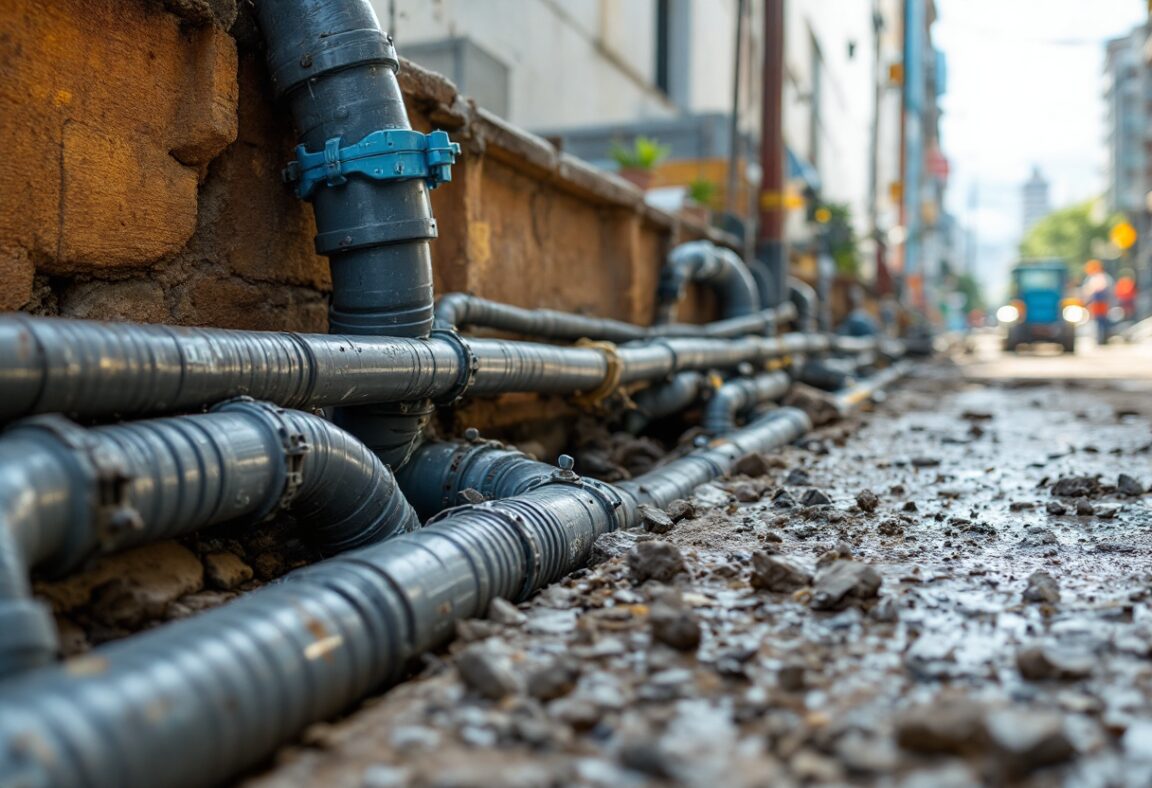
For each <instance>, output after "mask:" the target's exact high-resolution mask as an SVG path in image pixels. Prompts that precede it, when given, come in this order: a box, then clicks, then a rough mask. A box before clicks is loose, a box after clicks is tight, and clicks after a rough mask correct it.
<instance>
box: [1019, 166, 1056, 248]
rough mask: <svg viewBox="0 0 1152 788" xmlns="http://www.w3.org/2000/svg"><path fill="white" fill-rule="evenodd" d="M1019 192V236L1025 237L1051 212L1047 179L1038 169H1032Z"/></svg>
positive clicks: (1034, 167)
mask: <svg viewBox="0 0 1152 788" xmlns="http://www.w3.org/2000/svg"><path fill="white" fill-rule="evenodd" d="M1020 191H1021V199H1020V201H1021V204H1022V206H1023V217H1022V221H1021V227H1020V235H1021V236H1025V235H1027V234H1028V231H1029V230H1031V229H1032V228H1033V227H1035V226H1036V223H1037V222H1039V221H1040V220H1041V219H1043V218H1044V217H1045V216H1047V215H1048V213H1049V211H1051V210H1052V205H1051V203H1050V202H1049V200H1048V179H1047V178H1045V177H1044V174H1043V173H1042V172H1040V168H1039V167H1036V166H1033V167H1032V175H1031V176H1030V177H1029V178H1028V180H1026V181H1025V182H1024V186H1023V187H1021V190H1020Z"/></svg>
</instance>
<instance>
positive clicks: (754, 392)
mask: <svg viewBox="0 0 1152 788" xmlns="http://www.w3.org/2000/svg"><path fill="white" fill-rule="evenodd" d="M789 385H791V379H790V378H789V377H788V374H787V373H785V372H769V373H767V374H763V375H757V376H755V377H752V378H738V379H736V380H731V381H728V382H727V383H725V384H724V385H722V386H721V387H720V388H718V389H717V390H716V393H715V394H713V395H712V399H710V400H708V405H707V407H706V408H705V409H704V420H703V424H702V426H703V428H704V431H705V432H706V433H708V434H709V435H721V434H724V433H726V432H730V431H732V430H733V429H734V428H735V427H736V417H737V416H738V415H740V414H741V413H746V412H748V411H749V410H752V409H753V408H755V407H756V406H757V405H761V404H763V403H765V402H771V401H772V400H775V399H779V398H780V397H783V396H784V395H785V394H786V393H787V391H788V386H789Z"/></svg>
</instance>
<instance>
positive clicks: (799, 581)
mask: <svg viewBox="0 0 1152 788" xmlns="http://www.w3.org/2000/svg"><path fill="white" fill-rule="evenodd" d="M750 582H751V584H752V587H753V588H756V589H762V590H764V591H773V592H775V593H780V594H786V593H791V592H792V591H796V590H798V589H801V588H804V587H805V586H808V585H811V584H812V575H811V574H810V573H809V572H808V570H807V569H805V568H804V567H802V566H800V565H799V564H797V563H794V562H793V561H790V560H789V559H787V558H784V557H783V556H779V555H769V554H768V553H765V552H763V551H761V550H757V551H756V552H754V553H752V577H751V578H750Z"/></svg>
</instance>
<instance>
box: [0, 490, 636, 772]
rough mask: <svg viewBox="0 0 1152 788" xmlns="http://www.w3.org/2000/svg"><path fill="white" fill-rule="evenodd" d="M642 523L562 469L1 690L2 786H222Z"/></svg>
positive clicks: (621, 503) (609, 495) (610, 496)
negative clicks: (460, 623) (613, 535)
mask: <svg viewBox="0 0 1152 788" xmlns="http://www.w3.org/2000/svg"><path fill="white" fill-rule="evenodd" d="M634 521H635V511H634V509H633V510H630V509H629V508H628V506H627V505H626V503H625V500H624V498H623V497H622V496H621V495H620V494H619V493H618V492H616V491H615V490H614V489H613V488H611V487H610V486H608V485H604V484H600V483H597V482H593V481H589V480H582V479H579V478H578V477H576V476H575V475H573V474H565V472H563V471H557V478H556V479H555V480H554V482H553V483H548V484H545V485H543V486H541V487H539V488H538V489H534V490H532V491H530V492H527V493H525V494H524V495H522V496H519V497H517V498H512V499H508V500H505V501H496V502H492V503H485V504H482V505H479V506H468V507H464V508H461V509H457V510H455V511H453V512H450V513H448V514H447V516H446V518H445V519H444V520H443V521H442V522H439V523H435V524H432V525H429V526H428V527H426V528H424V529H422V530H420V531H417V532H415V533H413V534H410V535H407V536H401V537H397V538H396V539H393V540H390V541H389V542H388V543H387V544H382V545H374V546H371V547H368V548H364V549H361V550H357V551H353V552H350V553H346V554H344V555H342V556H340V557H337V558H334V559H329V560H327V561H323V562H321V563H319V564H315V565H313V566H311V567H307V568H305V569H301V570H297V571H296V572H293V573H291V574H290V575H288V576H287V577H286V578H285V580H284V581H283V582H280V583H277V584H274V585H270V586H267V587H265V588H262V589H260V590H258V591H255V592H252V593H251V594H248V595H246V596H244V597H243V598H241V599H239V600H237V601H235V602H233V603H231V604H228V605H225V606H223V607H221V608H217V609H214V610H210V611H207V612H205V613H203V614H201V615H199V616H197V617H195V618H191V619H187V620H184V621H179V622H175V623H173V624H169V625H167V626H164V627H160V628H158V629H154V630H151V631H149V632H146V633H144V634H141V635H137V636H134V637H132V638H128V639H126V640H122V641H119V642H117V643H113V644H111V645H108V646H104V647H100V648H98V649H96V650H95V651H94V652H92V653H91V654H90V655H87V656H84V657H80V658H77V659H74V660H71V661H69V662H68V663H66V664H65V665H63V666H61V667H53V668H46V669H42V670H39V671H35V672H33V673H32V674H31V675H24V676H21V677H20V678H19V680H16V681H8V682H4V683H0V782H2V783H4V784H20V785H61V786H63V785H84V786H91V787H93V788H97V787H99V786H109V787H112V786H116V787H117V788H121V787H122V788H134V787H140V788H144V787H145V786H147V788H155V787H156V786H196V785H213V784H219V783H220V782H222V781H224V780H225V779H226V778H228V777H229V776H231V775H233V774H235V773H236V772H237V771H238V770H240V769H243V768H244V767H246V766H250V765H252V764H254V763H256V762H258V761H259V760H260V759H261V758H263V757H264V756H266V755H267V754H268V753H270V752H272V751H273V750H274V749H275V748H276V747H277V746H278V745H279V744H280V743H281V742H283V741H285V740H286V739H288V738H291V737H292V736H295V735H297V734H298V733H299V732H300V731H301V730H303V729H304V728H305V727H306V726H307V725H309V724H311V723H313V722H315V721H317V720H322V719H325V718H327V717H330V716H332V715H334V714H336V713H338V712H340V711H341V710H343V709H345V708H347V707H348V706H349V705H350V704H351V703H353V702H354V701H356V700H358V699H359V698H361V697H363V696H364V695H365V694H367V693H369V692H371V691H373V690H376V689H379V688H381V687H382V686H384V685H385V684H386V683H388V682H392V681H395V680H397V679H398V678H400V677H401V676H402V675H403V673H404V671H405V669H406V667H407V665H408V664H409V663H410V662H411V661H412V660H413V659H414V658H415V657H417V656H419V655H420V654H422V653H424V652H426V651H428V650H430V649H432V648H436V647H438V646H441V645H443V644H444V643H445V642H447V641H448V640H450V639H451V638H452V636H453V628H454V624H455V622H456V621H457V620H459V619H462V618H470V617H476V616H482V615H484V613H485V612H486V611H487V609H488V606H489V604H490V602H491V601H492V600H493V599H494V598H496V597H503V598H506V599H511V600H521V599H524V598H526V597H527V596H529V595H530V594H532V593H533V592H534V591H535V590H537V589H538V588H540V587H542V586H544V585H547V584H548V583H551V582H554V581H555V580H558V579H559V578H560V577H562V576H564V575H565V574H567V573H569V572H571V571H573V570H574V569H576V568H577V567H579V566H580V565H582V564H583V563H584V562H585V561H586V560H587V557H588V554H589V551H590V550H591V547H592V544H593V542H594V541H595V540H596V538H597V537H598V536H600V535H601V534H603V533H606V532H608V531H610V530H615V529H617V528H621V527H626V526H628V525H630V524H632V523H633V522H634Z"/></svg>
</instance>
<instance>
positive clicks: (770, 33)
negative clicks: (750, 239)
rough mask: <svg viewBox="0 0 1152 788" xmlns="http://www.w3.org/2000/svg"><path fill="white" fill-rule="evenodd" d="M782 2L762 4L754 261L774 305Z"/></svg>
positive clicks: (782, 247)
mask: <svg viewBox="0 0 1152 788" xmlns="http://www.w3.org/2000/svg"><path fill="white" fill-rule="evenodd" d="M784 2H785V0H765V2H764V44H763V46H764V69H763V85H762V87H761V89H762V91H763V101H762V102H761V103H762V109H761V111H762V113H763V114H762V115H761V122H760V167H761V170H762V171H763V177H762V178H761V180H760V232H759V239H758V240H759V243H758V244H757V255H756V256H757V258H759V260H760V262H762V263H763V264H764V266H765V268H766V269H767V277H768V290H769V292H770V294H771V300H772V303H770V304H766V305H765V306H776V305H777V304H780V303H783V302H784V300H785V299H786V297H787V293H788V289H787V286H786V281H787V276H788V249H787V246H786V244H785V241H784V219H785V217H786V215H787V214H786V211H787V206H786V205H785V195H784V189H785V178H784V122H783V121H784Z"/></svg>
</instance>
